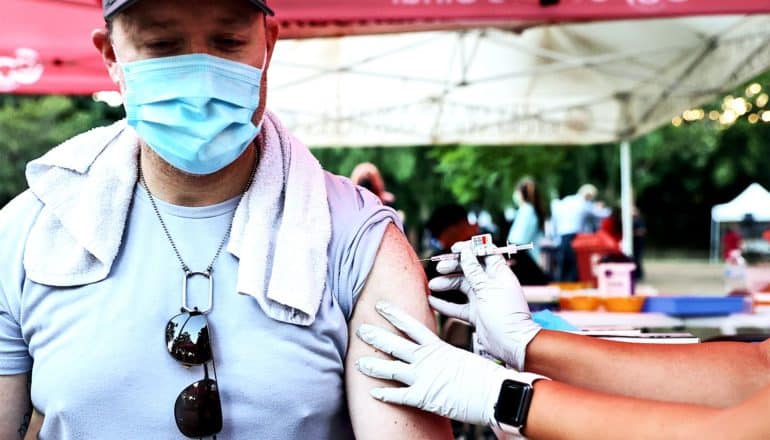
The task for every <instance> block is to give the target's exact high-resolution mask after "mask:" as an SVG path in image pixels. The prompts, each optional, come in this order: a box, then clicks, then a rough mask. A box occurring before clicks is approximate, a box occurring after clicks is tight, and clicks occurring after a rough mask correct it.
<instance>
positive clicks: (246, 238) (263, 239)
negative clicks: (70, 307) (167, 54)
mask: <svg viewBox="0 0 770 440" xmlns="http://www.w3.org/2000/svg"><path fill="white" fill-rule="evenodd" d="M262 136H265V142H264V143H263V145H264V149H263V150H262V151H260V162H259V165H258V167H257V172H256V175H255V179H254V182H253V184H252V186H251V188H250V189H249V191H248V192H247V193H246V194H244V197H243V199H242V200H241V203H240V204H239V205H238V208H237V209H236V212H235V217H234V219H233V228H232V231H231V236H230V237H231V238H230V243H229V245H228V251H229V252H231V253H232V254H233V255H235V256H236V257H238V258H239V260H240V262H239V269H238V279H237V289H238V291H239V292H240V293H243V294H247V295H251V296H252V297H254V298H255V299H256V301H257V302H258V303H259V305H260V307H261V308H262V310H263V311H264V312H265V313H266V314H267V315H268V316H270V317H271V318H273V319H276V320H279V321H283V322H288V323H291V324H297V325H303V326H309V325H311V324H312V323H313V321H314V320H315V316H316V314H317V312H318V308H319V306H320V303H321V298H322V296H323V291H324V285H325V280H326V269H327V259H328V256H327V248H328V245H329V241H330V240H331V217H330V214H329V206H328V201H327V198H326V186H325V183H324V173H323V170H322V169H321V166H320V164H319V163H318V161H317V160H316V159H315V158H314V157H313V155H312V154H311V153H310V151H309V150H308V149H307V148H306V147H305V146H304V145H303V144H302V143H300V142H299V141H298V140H296V139H295V138H294V137H293V136H291V135H290V134H289V133H288V132H287V131H286V130H285V129H284V128H283V126H282V125H281V124H280V122H279V121H278V119H277V118H276V117H275V116H273V115H272V114H270V113H269V112H266V114H265V120H264V123H263V129H262ZM138 151H139V140H138V137H137V135H136V133H135V132H134V130H133V129H131V128H130V127H128V126H127V125H126V124H125V122H124V121H120V122H117V123H115V124H113V125H111V126H109V127H102V128H98V129H94V130H91V131H89V132H87V133H83V134H81V135H79V136H76V137H74V138H72V139H70V140H69V141H67V142H65V143H63V144H61V145H60V146H58V147H56V148H54V149H53V150H51V151H50V152H48V153H47V154H46V155H44V156H43V157H41V158H39V159H37V160H35V161H33V162H30V164H29V165H28V166H27V181H28V183H29V186H30V189H31V190H32V192H33V193H34V194H35V195H36V196H37V197H38V199H40V201H41V202H42V203H43V205H44V207H43V209H42V211H41V212H40V214H39V215H38V218H37V219H36V220H35V222H34V224H33V226H32V229H31V230H30V235H29V238H28V240H27V246H26V249H25V254H24V267H25V270H26V272H27V276H28V277H29V279H30V280H32V281H34V282H36V283H40V284H46V285H51V286H61V287H65V286H78V285H83V284H90V283H95V282H98V281H101V280H103V279H105V278H107V276H108V275H109V273H110V268H111V267H112V264H113V262H114V260H115V257H116V256H117V255H118V251H119V250H120V244H121V240H122V237H123V231H124V229H125V225H126V219H127V218H128V210H129V207H130V205H131V200H132V197H133V194H134V187H135V185H136V180H137V159H138Z"/></svg>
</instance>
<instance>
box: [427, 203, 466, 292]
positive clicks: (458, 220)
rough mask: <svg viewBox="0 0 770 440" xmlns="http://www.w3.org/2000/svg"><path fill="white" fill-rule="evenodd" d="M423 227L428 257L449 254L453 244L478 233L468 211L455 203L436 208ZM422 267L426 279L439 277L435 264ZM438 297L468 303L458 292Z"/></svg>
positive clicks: (429, 263) (428, 263)
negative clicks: (427, 239) (428, 239)
mask: <svg viewBox="0 0 770 440" xmlns="http://www.w3.org/2000/svg"><path fill="white" fill-rule="evenodd" d="M425 227H426V229H427V230H428V232H429V233H430V245H429V248H430V251H431V253H430V256H434V255H440V254H446V253H448V252H451V247H452V245H453V244H454V243H455V242H458V241H467V240H470V239H471V237H473V236H474V235H476V234H479V233H480V232H479V227H478V225H477V224H475V223H471V222H470V221H469V220H468V211H467V210H466V209H465V208H463V207H462V206H460V205H458V204H457V203H450V204H446V205H442V206H439V207H438V208H436V210H435V211H433V213H432V214H431V216H430V218H429V219H428V223H427V224H426V225H425ZM424 267H425V274H426V275H427V276H428V279H431V278H434V277H436V276H438V275H439V273H438V272H437V271H436V263H433V262H431V261H426V262H425V266H424ZM440 295H441V299H444V300H446V301H450V302H454V303H458V304H464V303H466V302H467V301H468V297H467V296H466V295H465V294H463V293H462V292H458V291H448V292H442V293H441V294H440Z"/></svg>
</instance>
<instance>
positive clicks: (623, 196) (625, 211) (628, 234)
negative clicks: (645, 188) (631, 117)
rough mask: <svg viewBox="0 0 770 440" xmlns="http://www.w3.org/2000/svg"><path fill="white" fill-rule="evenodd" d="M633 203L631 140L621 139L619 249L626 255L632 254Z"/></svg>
mask: <svg viewBox="0 0 770 440" xmlns="http://www.w3.org/2000/svg"><path fill="white" fill-rule="evenodd" d="M633 204H634V202H633V186H632V183H631V142H629V140H628V139H623V140H622V141H621V142H620V205H621V206H620V208H621V212H622V219H623V241H622V242H621V250H622V251H623V253H624V254H626V255H628V256H633V255H634V227H633V221H634V220H633V214H632V210H633Z"/></svg>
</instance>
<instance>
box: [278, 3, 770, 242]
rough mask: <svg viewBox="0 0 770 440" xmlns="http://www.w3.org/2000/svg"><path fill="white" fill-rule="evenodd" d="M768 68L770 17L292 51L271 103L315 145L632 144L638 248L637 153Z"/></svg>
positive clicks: (429, 36) (387, 40)
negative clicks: (636, 141) (661, 130)
mask: <svg viewBox="0 0 770 440" xmlns="http://www.w3.org/2000/svg"><path fill="white" fill-rule="evenodd" d="M768 68H770V16H765V15H759V16H714V17H689V18H676V19H656V20H635V21H615V22H597V23H582V24H565V25H553V26H543V27H535V28H530V29H526V30H524V31H522V32H520V33H517V32H514V31H511V30H506V29H502V28H488V29H476V30H461V31H447V32H424V33H410V34H393V35H379V36H361V37H343V38H333V39H310V40H289V41H282V42H280V43H279V44H278V48H277V49H276V55H275V57H274V59H273V62H272V65H271V72H270V82H271V86H270V98H269V99H270V106H271V108H272V109H273V110H274V111H276V112H277V113H278V114H280V116H281V117H282V119H283V120H284V122H285V123H286V124H287V125H288V126H289V127H290V128H291V129H292V130H293V131H294V132H295V133H296V134H297V135H298V136H299V137H300V138H301V139H303V141H305V142H307V143H308V144H309V145H311V146H389V145H393V146H397V145H435V144H457V143H465V144H477V145H507V144H510V145H515V144H532V143H546V144H548V143H550V144H554V143H558V144H587V143H598V142H620V144H621V168H622V170H621V174H622V177H621V182H622V188H621V196H622V198H623V210H624V236H625V237H630V236H631V233H630V231H631V209H630V208H631V205H632V190H631V170H630V167H631V165H630V147H629V143H628V141H629V140H631V139H633V138H634V137H635V136H639V135H641V134H644V133H647V132H649V131H650V130H652V129H654V128H656V127H658V126H660V125H661V124H664V123H669V122H670V121H671V118H672V117H673V116H675V115H679V114H681V112H682V111H683V110H686V109H688V108H693V107H697V106H698V105H701V104H703V103H705V102H708V101H710V100H713V99H714V98H715V97H717V96H719V95H720V94H723V93H725V92H726V91H729V90H732V89H733V88H735V87H736V86H737V85H739V84H741V83H742V82H744V81H746V80H747V79H749V78H751V77H753V76H755V75H757V74H759V73H761V72H763V71H765V70H767V69H768ZM738 104H739V103H738ZM739 110H740V109H738V110H736V111H738V113H739ZM699 116H700V117H702V116H703V115H702V114H701V115H699ZM630 248H631V243H630V240H628V241H627V242H626V243H624V250H626V251H627V252H628V253H630V251H631V249H630Z"/></svg>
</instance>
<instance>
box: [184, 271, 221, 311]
mask: <svg viewBox="0 0 770 440" xmlns="http://www.w3.org/2000/svg"><path fill="white" fill-rule="evenodd" d="M194 276H201V277H205V278H208V280H209V305H208V307H206V308H205V309H202V310H201V309H199V308H198V307H193V308H189V307H187V282H188V280H189V279H190V278H192V277H194ZM213 305H214V277H213V276H212V275H211V271H210V270H207V271H205V272H193V271H187V272H185V273H184V278H183V279H182V310H184V311H185V312H194V311H198V312H200V313H208V312H209V311H210V310H211V307H213Z"/></svg>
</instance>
